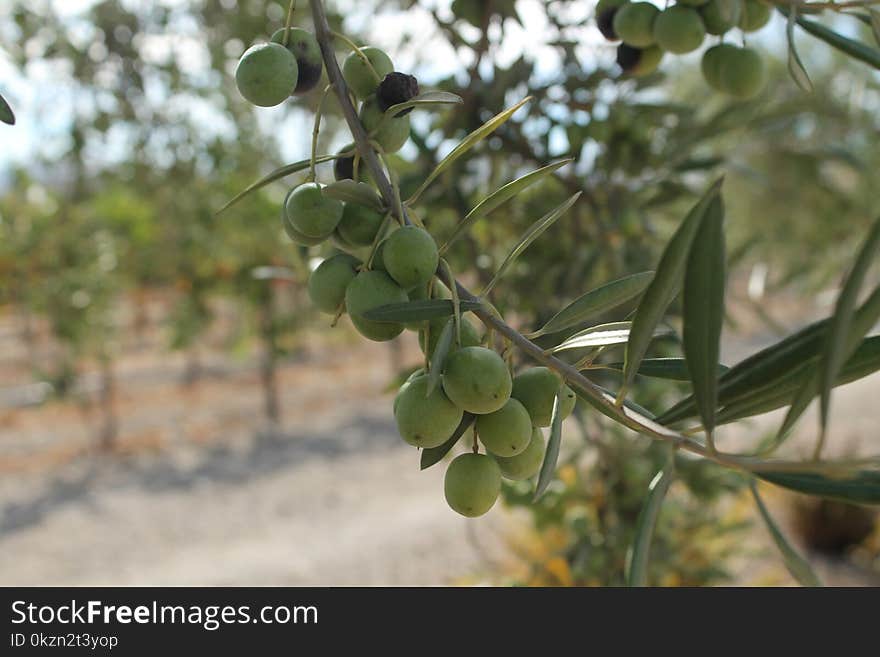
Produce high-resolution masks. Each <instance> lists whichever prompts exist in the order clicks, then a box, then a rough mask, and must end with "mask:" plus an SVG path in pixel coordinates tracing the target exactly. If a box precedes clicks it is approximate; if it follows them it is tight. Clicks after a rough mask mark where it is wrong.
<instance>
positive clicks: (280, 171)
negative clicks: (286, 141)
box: [214, 154, 341, 214]
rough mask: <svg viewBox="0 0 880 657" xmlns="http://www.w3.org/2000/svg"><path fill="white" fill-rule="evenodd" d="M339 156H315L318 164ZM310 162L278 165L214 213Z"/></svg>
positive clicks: (302, 168)
mask: <svg viewBox="0 0 880 657" xmlns="http://www.w3.org/2000/svg"><path fill="white" fill-rule="evenodd" d="M338 157H341V155H338V154H337V155H320V156H318V157H316V158H315V162H316V163H317V164H320V163H322V162H329V161H330V160H335V159H337V158H338ZM310 164H311V161H310V160H300V161H299V162H293V163H292V164H285V165H284V166H283V167H278V168H277V169H275V170H274V171H273V172H271V173H269V174H267V175H265V176H263V177H262V178H260V179H259V180H257V181H256V182H254V183H251V184H250V185H248V186H247V187H246V188H245V189H244V190H242V191H241V192H239V193H238V194H236V195H235V196H233V197H232V198H231V199H229V201H227V202H226V203H225V204H224V205H223V207H222V208H220V209H219V210H217V212H215V213H214V214H220V213H221V212H224V211H226V210H228V209H229V208H230V207H232V206H233V205H235V204H236V203H238V202H239V201H240V200H241V199H243V198H244V197H245V196H248V195H249V194H252V193H253V192H255V191H257V190H258V189H260V188H262V187H265V186H266V185H268V184H269V183H271V182H275V181H276V180H280V179H281V178H284V177H286V176H290V175H292V174H294V173H299V172H300V171H305V170H306V169H308V168H309V166H310Z"/></svg>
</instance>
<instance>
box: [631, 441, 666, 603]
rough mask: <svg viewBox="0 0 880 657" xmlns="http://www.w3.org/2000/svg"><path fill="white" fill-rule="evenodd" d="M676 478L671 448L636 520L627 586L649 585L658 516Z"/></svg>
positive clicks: (653, 480)
mask: <svg viewBox="0 0 880 657" xmlns="http://www.w3.org/2000/svg"><path fill="white" fill-rule="evenodd" d="M674 478H675V459H674V458H673V451H672V450H671V449H670V455H669V460H668V461H667V462H666V465H665V466H664V467H663V468H662V469H661V470H660V472H658V473H657V474H656V475H655V476H654V479H652V480H651V483H650V484H649V485H648V496H647V497H646V498H645V504H644V505H643V506H642V510H641V511H640V512H639V517H638V520H636V535H635V539H634V540H633V544H632V546H631V547H630V550H629V554H627V559H626V562H627V563H626V583H627V586H647V585H648V562H649V559H650V555H651V541H652V539H653V538H654V528H655V527H656V526H657V518H658V517H659V515H660V509H662V508H663V501H664V500H665V499H666V493H667V491H668V490H669V485H670V484H671V483H672V480H673V479H674Z"/></svg>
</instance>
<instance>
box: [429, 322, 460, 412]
mask: <svg viewBox="0 0 880 657" xmlns="http://www.w3.org/2000/svg"><path fill="white" fill-rule="evenodd" d="M454 337H455V318H454V317H450V318H449V319H448V320H446V324H444V325H443V328H442V329H441V330H440V337H439V338H437V346H435V347H434V353H433V354H431V363H430V364H431V367H430V368H429V369H428V389H427V395H426V396H428V395H430V394H431V393H432V392H434V391H435V390H436V389H437V386H438V385H439V384H440V375H441V374H443V363H445V362H446V356H448V355H449V350H450V349H451V348H452V339H453V338H454Z"/></svg>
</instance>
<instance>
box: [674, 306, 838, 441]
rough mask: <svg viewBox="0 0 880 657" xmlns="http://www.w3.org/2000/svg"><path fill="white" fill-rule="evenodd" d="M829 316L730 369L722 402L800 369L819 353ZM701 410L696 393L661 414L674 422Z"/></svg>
mask: <svg viewBox="0 0 880 657" xmlns="http://www.w3.org/2000/svg"><path fill="white" fill-rule="evenodd" d="M827 327H828V320H827V319H823V320H820V321H818V322H814V323H812V324H810V325H808V326H806V327H804V328H803V329H801V330H800V331H797V332H796V333H793V334H792V335H790V336H788V337H786V338H784V339H782V340H780V341H779V342H776V343H774V344H772V345H770V346H768V347H765V348H764V349H761V350H760V351H758V352H757V353H755V354H752V355H751V356H749V357H748V358H745V359H744V360H742V361H740V362H739V363H737V364H736V365H734V366H733V367H731V368H730V369H729V370H727V371H726V372H725V373H724V374H723V375H722V376H721V377H720V379H719V381H718V402H719V404H721V405H725V404H729V403H732V402H734V401H736V400H737V399H739V398H741V397H743V396H746V395H750V394H752V393H753V392H754V391H755V390H758V389H760V388H761V387H762V386H765V385H770V386H772V385H775V382H776V381H777V380H779V379H781V378H783V377H785V376H787V375H789V374H790V373H791V372H792V371H794V370H796V369H797V368H799V367H800V366H802V365H803V364H804V362H805V361H807V360H809V359H810V358H814V357H816V356H817V355H818V354H819V350H820V349H821V345H822V337H823V334H824V331H826V330H827ZM696 414H697V405H696V402H695V400H694V396H693V395H689V396H687V397H685V398H684V399H682V400H681V401H680V402H678V403H677V404H675V405H674V406H673V407H672V408H670V409H669V410H667V411H665V412H663V413H661V414H660V415H658V416H657V421H658V422H660V423H661V424H673V423H675V422H680V421H681V420H684V419H687V418H689V417H693V416H694V415H696Z"/></svg>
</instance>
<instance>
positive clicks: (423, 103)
mask: <svg viewBox="0 0 880 657" xmlns="http://www.w3.org/2000/svg"><path fill="white" fill-rule="evenodd" d="M463 102H464V100H462V98H461V96H459V95H457V94H453V93H450V92H448V91H426V92H424V93H421V94H419V95H418V96H416V97H415V98H410V99H409V100H407V101H405V102H403V103H398V104H397V105H392V106H391V107H389V108H388V109H387V110H385V113H386V114H388V115H390V116H397V113H398V112H401V111H403V110H407V109H410V108H420V107H427V106H430V105H461V104H462V103H463Z"/></svg>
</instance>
